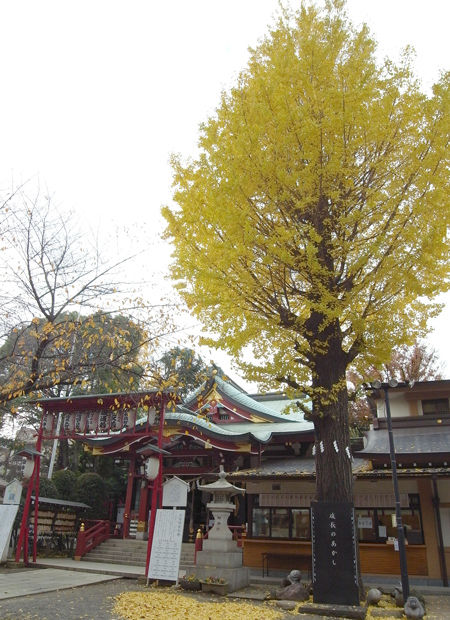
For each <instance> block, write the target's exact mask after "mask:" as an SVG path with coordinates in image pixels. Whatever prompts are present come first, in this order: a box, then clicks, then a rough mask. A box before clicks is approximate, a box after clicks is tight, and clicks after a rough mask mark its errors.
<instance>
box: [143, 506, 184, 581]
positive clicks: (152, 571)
mask: <svg viewBox="0 0 450 620" xmlns="http://www.w3.org/2000/svg"><path fill="white" fill-rule="evenodd" d="M185 512H186V511H185V510H175V509H172V510H165V509H159V510H157V512H156V520H155V530H154V534H153V541H152V554H151V556H150V564H149V567H148V574H147V577H148V579H164V580H166V581H177V580H178V571H179V567H180V556H181V543H182V540H183V528H184V518H185Z"/></svg>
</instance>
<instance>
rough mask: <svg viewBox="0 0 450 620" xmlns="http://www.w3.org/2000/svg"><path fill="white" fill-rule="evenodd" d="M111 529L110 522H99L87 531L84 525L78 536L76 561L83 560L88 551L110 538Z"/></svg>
mask: <svg viewBox="0 0 450 620" xmlns="http://www.w3.org/2000/svg"><path fill="white" fill-rule="evenodd" d="M110 527H111V524H110V522H109V521H97V522H96V523H95V525H93V526H92V527H90V528H89V529H87V530H85V529H84V523H82V524H81V527H80V531H79V532H78V536H77V548H76V550H75V560H81V558H82V557H83V555H86V553H88V551H91V549H94V548H95V547H96V546H97V545H99V544H100V543H102V542H103V541H104V540H107V539H108V538H110Z"/></svg>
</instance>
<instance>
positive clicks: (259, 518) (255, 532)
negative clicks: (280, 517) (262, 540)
mask: <svg viewBox="0 0 450 620" xmlns="http://www.w3.org/2000/svg"><path fill="white" fill-rule="evenodd" d="M252 523H253V527H252V536H255V537H258V536H267V537H269V536H270V508H254V509H253V521H252Z"/></svg>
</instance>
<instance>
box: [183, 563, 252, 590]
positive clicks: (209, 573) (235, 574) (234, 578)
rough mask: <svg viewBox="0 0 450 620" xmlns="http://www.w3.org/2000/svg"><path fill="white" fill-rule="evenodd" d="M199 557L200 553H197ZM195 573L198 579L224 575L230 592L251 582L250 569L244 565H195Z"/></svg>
mask: <svg viewBox="0 0 450 620" xmlns="http://www.w3.org/2000/svg"><path fill="white" fill-rule="evenodd" d="M197 558H198V555H197ZM195 575H196V576H197V577H198V579H206V577H223V579H225V581H226V582H227V583H228V592H234V591H235V590H240V589H241V588H245V587H246V586H248V584H249V579H250V569H249V568H246V567H244V566H240V567H237V568H224V567H223V566H199V565H198V562H197V565H196V567H195Z"/></svg>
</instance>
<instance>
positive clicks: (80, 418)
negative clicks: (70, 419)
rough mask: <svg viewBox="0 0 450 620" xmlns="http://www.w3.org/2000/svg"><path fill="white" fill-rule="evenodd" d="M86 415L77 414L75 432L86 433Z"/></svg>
mask: <svg viewBox="0 0 450 620" xmlns="http://www.w3.org/2000/svg"><path fill="white" fill-rule="evenodd" d="M86 418H87V414H86V413H77V414H76V415H75V430H76V432H77V433H84V432H85V430H86Z"/></svg>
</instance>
